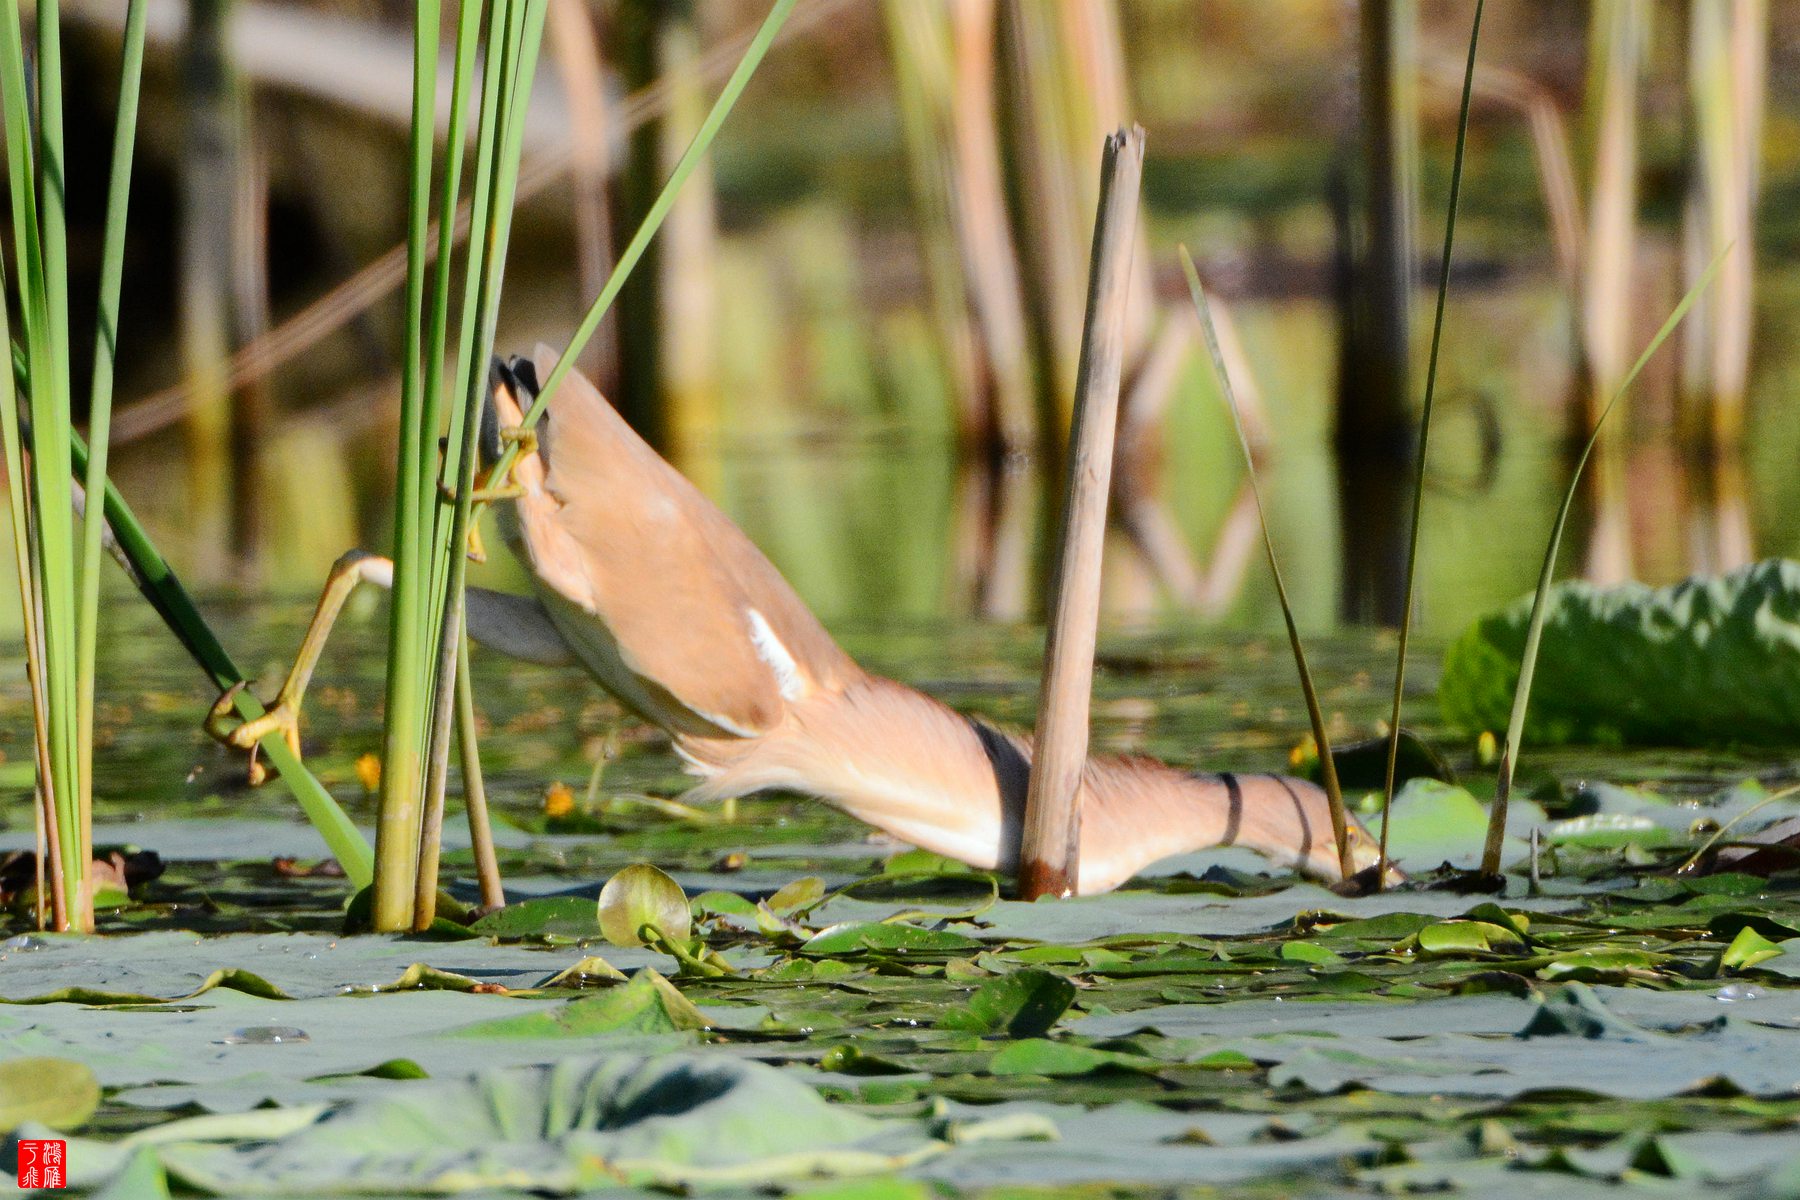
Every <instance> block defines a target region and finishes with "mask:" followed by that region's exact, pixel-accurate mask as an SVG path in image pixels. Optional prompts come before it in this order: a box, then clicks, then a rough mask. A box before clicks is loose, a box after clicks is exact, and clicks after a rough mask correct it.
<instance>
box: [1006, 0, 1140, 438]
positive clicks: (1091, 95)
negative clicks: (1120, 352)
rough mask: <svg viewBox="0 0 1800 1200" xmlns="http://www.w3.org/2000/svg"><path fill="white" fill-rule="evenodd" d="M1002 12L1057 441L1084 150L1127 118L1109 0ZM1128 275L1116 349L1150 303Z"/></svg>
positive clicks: (1013, 145)
mask: <svg viewBox="0 0 1800 1200" xmlns="http://www.w3.org/2000/svg"><path fill="white" fill-rule="evenodd" d="M1001 17H1002V19H1001V23H1000V29H1001V35H1002V44H1003V46H1004V48H1005V51H1006V58H1007V64H1008V69H1007V71H1006V72H1005V76H1004V84H1003V89H1004V91H1005V92H1006V95H1007V101H1008V102H1007V104H1006V106H1005V115H1004V117H1003V119H1002V125H1003V127H1004V129H1005V131H1006V134H1007V137H1008V141H1009V148H1008V149H1009V152H1008V154H1007V155H1006V159H1005V161H1006V165H1007V167H1008V177H1007V187H1008V191H1009V193H1010V203H1011V208H1012V211H1013V212H1014V214H1015V217H1016V219H1017V221H1018V225H1019V229H1020V234H1021V236H1020V242H1019V245H1020V262H1021V265H1022V267H1023V280H1024V289H1025V290H1024V297H1025V311H1026V315H1027V320H1028V321H1029V322H1030V324H1029V329H1030V337H1031V344H1032V347H1033V351H1034V354H1035V356H1036V358H1037V360H1038V362H1039V371H1038V411H1039V417H1038V420H1039V425H1040V430H1039V434H1040V438H1041V440H1042V442H1043V444H1044V446H1045V447H1046V449H1048V450H1050V451H1052V452H1057V451H1059V449H1060V446H1061V445H1062V441H1063V437H1064V434H1065V431H1066V430H1067V429H1068V428H1069V417H1070V413H1069V404H1070V398H1071V397H1072V396H1073V395H1074V394H1075V377H1076V370H1077V367H1078V365H1079V359H1080V341H1079V339H1078V338H1077V336H1076V332H1075V331H1076V330H1078V329H1079V328H1080V327H1081V326H1080V321H1081V314H1082V308H1083V304H1084V303H1085V296H1086V287H1087V279H1086V276H1085V274H1084V272H1085V270H1086V263H1085V261H1084V254H1085V253H1086V250H1087V234H1088V220H1089V214H1091V213H1092V212H1093V211H1094V209H1095V204H1096V202H1097V199H1098V192H1097V190H1096V186H1095V177H1094V174H1093V169H1092V166H1091V163H1092V158H1091V155H1092V154H1093V146H1094V145H1095V143H1096V142H1098V141H1099V140H1100V139H1101V138H1102V137H1103V136H1105V134H1106V133H1107V131H1109V130H1112V129H1116V128H1119V127H1121V126H1123V125H1124V124H1125V123H1126V122H1128V121H1129V120H1130V112H1129V109H1130V98H1129V95H1128V94H1127V90H1126V76H1125V67H1124V48H1123V44H1122V39H1121V36H1120V31H1119V23H1118V10H1117V6H1116V4H1115V3H1114V0H1063V2H1061V3H1057V4H1041V3H1037V2H1036V0H1006V2H1005V4H1004V5H1003V6H1002V9H1001ZM1130 287H1131V288H1132V294H1131V303H1130V304H1129V305H1128V308H1127V311H1126V314H1125V321H1126V339H1127V343H1126V355H1127V361H1131V360H1132V359H1134V358H1135V357H1136V356H1137V355H1138V354H1139V353H1140V352H1141V351H1142V348H1143V345H1144V342H1145V340H1146V339H1147V336H1148V333H1149V327H1150V320H1151V316H1152V312H1153V307H1152V302H1151V298H1150V279H1149V275H1148V272H1146V273H1145V274H1144V277H1143V278H1141V279H1138V280H1136V281H1134V282H1133V283H1132V284H1131V285H1130Z"/></svg>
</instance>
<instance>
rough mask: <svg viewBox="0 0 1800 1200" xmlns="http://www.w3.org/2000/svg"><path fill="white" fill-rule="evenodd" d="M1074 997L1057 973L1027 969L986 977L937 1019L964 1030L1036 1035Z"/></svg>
mask: <svg viewBox="0 0 1800 1200" xmlns="http://www.w3.org/2000/svg"><path fill="white" fill-rule="evenodd" d="M1074 999H1075V985H1074V984H1072V983H1070V982H1069V981H1068V980H1067V979H1064V978H1063V977H1062V976H1061V975H1056V974H1052V973H1051V972H1049V971H1044V970H1038V969H1036V968H1027V969H1025V970H1023V971H1014V972H1013V973H1012V974H1010V975H1002V976H1000V977H999V978H998V979H990V980H988V981H987V982H986V983H984V984H982V985H981V986H980V987H978V988H976V989H975V993H974V994H973V995H972V996H970V997H969V999H968V1001H967V1002H966V1003H965V1004H964V1005H962V1007H960V1008H952V1009H951V1010H950V1011H948V1012H946V1013H945V1014H944V1017H943V1020H942V1022H941V1024H942V1026H943V1027H944V1028H945V1029H958V1030H963V1031H965V1032H968V1033H982V1034H1005V1035H1006V1036H1008V1037H1015V1038H1028V1037H1037V1036H1039V1035H1040V1034H1043V1033H1045V1032H1047V1031H1048V1030H1049V1029H1050V1027H1051V1026H1052V1025H1054V1024H1056V1021H1057V1018H1058V1017H1061V1016H1062V1015H1063V1013H1064V1012H1065V1011H1067V1009H1068V1007H1069V1005H1070V1004H1071V1003H1072V1002H1073V1001H1074Z"/></svg>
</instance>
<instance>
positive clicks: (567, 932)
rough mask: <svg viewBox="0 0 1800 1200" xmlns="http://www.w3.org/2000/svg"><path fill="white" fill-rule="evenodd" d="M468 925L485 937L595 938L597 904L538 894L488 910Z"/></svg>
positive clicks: (574, 897) (582, 899)
mask: <svg viewBox="0 0 1800 1200" xmlns="http://www.w3.org/2000/svg"><path fill="white" fill-rule="evenodd" d="M469 928H470V929H471V930H473V931H474V932H476V933H478V934H481V935H482V936H484V937H497V938H526V937H544V936H547V935H560V936H562V937H576V938H579V937H592V936H593V934H594V905H593V902H592V901H591V900H588V899H586V898H585V897H582V896H539V897H536V898H534V899H531V900H521V901H519V902H518V903H517V904H509V905H507V906H506V907H505V908H497V909H495V910H494V911H493V912H491V913H487V914H486V915H484V916H482V917H481V918H479V919H478V920H476V921H475V923H474V924H472V925H470V926H469Z"/></svg>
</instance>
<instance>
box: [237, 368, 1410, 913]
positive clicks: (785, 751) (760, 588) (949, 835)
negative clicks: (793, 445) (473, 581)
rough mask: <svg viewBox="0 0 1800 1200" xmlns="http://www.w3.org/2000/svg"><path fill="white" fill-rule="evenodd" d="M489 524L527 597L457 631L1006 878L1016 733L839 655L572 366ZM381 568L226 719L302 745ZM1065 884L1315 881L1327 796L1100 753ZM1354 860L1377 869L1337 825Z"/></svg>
mask: <svg viewBox="0 0 1800 1200" xmlns="http://www.w3.org/2000/svg"><path fill="white" fill-rule="evenodd" d="M554 361H555V354H554V352H552V351H551V350H550V349H549V348H548V347H544V346H540V347H539V348H538V351H537V356H536V362H535V363H534V362H532V361H531V360H527V359H523V358H515V359H513V360H512V362H511V363H510V364H500V363H496V365H495V370H494V385H493V387H492V388H491V389H490V404H491V411H490V413H489V414H488V418H489V420H488V422H487V424H488V425H489V430H488V436H487V437H486V438H485V440H486V441H487V443H488V445H489V448H490V451H491V448H492V445H493V443H494V440H495V436H494V431H495V430H497V429H504V428H516V427H517V426H518V425H519V423H520V421H521V417H522V412H521V409H522V407H524V406H528V405H529V404H530V402H531V401H532V400H533V399H535V397H536V395H537V380H538V379H539V378H540V375H539V371H540V370H541V371H543V372H545V373H547V372H548V370H549V367H550V365H551V364H552V363H553V362H554ZM522 449H523V451H524V452H523V453H522V454H521V455H520V457H519V459H518V461H517V463H516V465H515V467H514V471H513V475H512V481H511V487H510V489H509V490H510V492H511V493H512V500H511V502H510V503H504V504H501V505H500V506H499V508H498V510H497V514H496V515H497V517H498V520H499V523H500V527H501V529H502V530H503V531H504V533H505V536H506V538H507V540H508V542H509V543H510V544H511V546H512V548H513V549H514V551H515V552H516V553H517V554H518V555H519V558H520V560H521V561H522V562H523V563H524V564H525V565H526V566H527V567H528V568H529V570H530V574H531V581H532V585H533V591H534V595H531V596H519V595H511V594H506V593H500V592H493V591H488V590H486V589H481V588H470V589H469V590H468V594H467V609H466V611H467V627H468V632H469V636H470V637H471V638H473V639H474V640H475V641H476V642H478V643H480V644H481V645H484V646H487V647H489V648H491V649H494V650H498V651H500V652H502V653H505V654H508V655H511V656H514V657H517V658H521V659H525V660H528V661H531V662H538V663H547V664H569V665H579V666H581V667H582V668H583V669H585V670H586V671H587V672H588V673H589V674H590V675H592V676H593V677H594V678H595V679H596V680H598V681H599V682H600V684H601V686H603V687H604V688H606V690H607V691H609V692H611V693H612V694H613V695H614V696H616V697H618V699H619V700H620V701H621V702H622V703H624V704H625V706H626V707H628V708H629V709H631V710H632V711H633V712H634V713H636V714H637V715H638V716H640V717H642V718H643V719H644V720H646V721H649V722H651V723H652V724H654V725H657V726H659V727H660V728H661V729H663V730H664V731H666V732H667V733H668V735H669V737H670V739H671V740H672V741H673V743H674V747H675V750H676V752H677V753H678V754H680V756H681V757H682V758H683V759H684V760H685V761H686V763H687V764H688V767H689V769H690V770H691V771H692V772H693V773H694V774H695V775H697V776H698V777H699V778H700V781H701V782H700V783H699V784H698V785H696V787H695V788H694V789H693V791H692V793H691V795H692V796H693V797H694V798H695V799H698V800H703V801H704V800H719V799H724V798H727V797H732V796H743V795H748V794H749V793H752V792H759V791H765V790H771V789H779V790H783V791H791V792H797V793H801V794H803V795H808V796H814V797H817V798H819V799H822V800H825V801H827V802H829V803H831V804H835V805H837V806H838V807H839V808H841V809H843V810H844V811H845V812H847V813H849V814H850V815H852V816H854V817H856V818H858V819H859V820H861V821H865V822H867V823H868V824H870V825H873V826H875V827H876V828H878V829H881V830H884V831H886V832H887V833H889V834H892V835H893V836H895V837H897V838H900V839H902V840H904V841H906V842H910V843H912V844H913V845H915V846H921V847H923V848H925V849H927V850H931V851H934V852H936V853H939V854H943V855H946V856H948V857H951V858H956V859H960V860H962V861H963V862H967V863H970V864H972V865H975V866H978V867H985V868H997V869H999V870H1002V871H1009V870H1012V869H1013V868H1014V867H1015V865H1016V861H1017V857H1018V851H1019V836H1020V829H1021V826H1022V822H1023V817H1024V806H1025V790H1026V780H1027V775H1028V772H1029V770H1030V762H1031V743H1030V741H1029V740H1028V739H1026V738H1023V737H1019V736H1017V735H1015V734H1012V733H1007V732H1004V731H1001V730H999V729H996V728H994V727H992V726H990V725H987V724H985V723H983V722H981V721H978V720H975V719H973V718H970V717H966V716H963V715H961V714H959V713H957V712H955V711H953V710H951V709H950V708H948V707H947V706H945V705H944V704H941V703H939V702H938V701H936V700H934V699H932V698H931V697H929V696H926V695H923V694H921V693H919V692H917V691H914V690H913V689H912V688H909V687H906V686H904V685H902V684H899V683H895V682H893V681H892V680H888V679H883V678H881V677H879V676H875V675H871V674H869V673H868V672H866V671H864V670H863V669H862V668H861V667H859V666H857V664H856V663H855V662H854V661H852V660H851V658H850V656H849V655H847V654H845V653H844V651H843V650H842V649H840V648H839V647H838V645H837V643H836V642H835V641H833V640H832V638H831V635H830V634H829V633H827V632H826V631H825V627H824V626H823V625H821V624H820V623H819V620H818V618H817V617H815V616H814V615H813V614H812V612H811V611H810V610H809V609H808V608H807V607H806V605H805V603H804V602H803V601H802V600H801V599H800V597H799V596H798V595H797V594H796V593H795V592H794V590H793V588H792V587H790V586H789V585H788V583H787V581H786V580H785V579H783V578H782V577H781V574H780V573H779V572H778V571H776V569H775V567H774V565H773V564H771V563H770V562H769V560H768V559H767V558H765V557H764V556H763V554H762V552H761V551H759V550H758V549H757V548H756V546H755V545H753V544H752V543H751V541H750V539H749V538H748V537H746V536H745V535H744V533H743V531H742V530H740V529H738V527H737V526H736V525H734V524H733V523H732V522H731V520H730V518H728V517H727V516H726V515H725V514H724V513H722V512H720V511H719V509H718V508H717V507H716V506H714V505H713V503H712V502H711V501H710V500H708V499H707V498H706V497H705V496H704V495H702V494H701V492H700V491H699V489H697V488H696V487H694V485H693V484H691V483H689V482H688V481H687V480H686V479H685V478H683V477H682V475H681V474H680V473H679V472H677V471H676V470H675V468H673V467H672V466H670V465H669V464H668V463H667V462H665V461H664V460H663V459H662V458H661V457H660V456H658V455H657V453H656V451H654V450H652V449H651V448H650V446H649V445H648V444H647V443H646V442H645V441H644V440H643V439H642V438H640V437H639V436H638V435H637V434H636V433H635V432H634V431H633V430H632V428H631V427H630V426H629V425H628V424H626V422H625V421H624V419H623V418H622V417H620V416H619V414H618V413H617V412H616V411H614V409H613V407H612V405H611V404H609V403H608V402H607V401H606V399H605V398H604V397H602V396H601V395H600V393H599V391H598V390H597V389H595V387H594V386H593V385H592V384H591V383H589V382H588V381H587V380H586V379H584V378H582V377H581V376H580V375H579V374H570V375H569V376H568V378H567V380H566V381H565V382H564V383H563V384H562V385H561V386H560V387H559V388H558V389H557V391H556V393H555V395H553V396H551V398H550V402H549V405H548V408H547V411H546V413H545V415H544V420H543V422H542V425H541V427H540V429H539V430H538V433H537V437H536V438H535V439H533V440H531V441H527V442H526V443H525V444H524V446H523V447H522ZM392 573H393V567H392V564H391V563H390V562H389V561H388V560H386V559H382V558H376V557H374V556H371V555H365V554H358V553H353V554H350V555H346V556H345V557H344V558H343V559H342V560H340V561H339V563H338V566H337V567H336V569H334V571H333V573H332V578H331V581H330V582H329V583H328V584H327V585H326V589H325V594H324V597H323V598H322V599H321V601H320V605H319V614H318V617H317V618H315V622H314V626H313V629H312V630H311V631H310V632H309V633H308V636H307V641H306V643H305V645H303V647H302V649H301V655H300V658H299V660H298V661H297V662H296V663H295V666H294V670H293V673H292V674H291V675H290V676H289V677H288V681H287V683H286V684H285V685H284V686H283V688H282V692H281V695H280V697H279V698H278V700H277V703H276V705H275V706H274V707H273V708H272V710H271V712H270V715H269V716H268V717H266V718H264V719H263V720H261V721H257V722H252V723H250V724H248V725H241V726H238V727H236V728H235V729H229V730H228V729H225V728H223V727H222V724H221V722H222V721H223V717H224V709H223V708H221V709H219V710H215V712H216V714H217V719H216V720H215V721H213V722H210V723H209V728H211V729H212V730H213V732H215V734H217V735H218V736H221V737H223V738H224V739H226V740H227V741H229V742H230V743H231V744H233V745H237V746H241V747H250V746H253V745H254V744H255V742H256V740H257V739H259V738H260V737H262V736H263V735H265V734H267V733H269V732H271V731H274V730H280V731H281V732H282V733H283V734H284V736H286V737H287V738H288V739H289V740H290V742H294V743H295V744H296V749H298V746H297V741H298V738H297V722H298V715H299V706H300V700H301V695H302V693H303V692H304V689H305V687H306V683H307V680H308V678H309V677H310V675H311V672H312V668H313V666H314V664H315V662H316V660H317V657H318V654H319V651H320V649H321V648H322V646H323V642H324V638H325V635H326V632H327V630H328V629H329V626H330V623H331V621H332V620H333V619H334V618H335V617H336V615H337V612H338V610H339V609H341V608H342V606H343V602H344V599H345V597H346V596H347V595H348V594H349V592H350V590H351V589H353V588H354V587H355V585H356V583H357V582H358V581H359V580H369V581H372V582H376V583H380V584H382V585H384V586H388V585H390V583H391V579H392ZM1081 812H1082V817H1081V862H1080V873H1079V883H1078V889H1079V891H1081V892H1082V893H1094V892H1103V891H1107V890H1109V889H1111V888H1115V887H1117V886H1118V885H1119V884H1121V883H1123V882H1124V881H1125V880H1127V879H1129V878H1131V876H1132V875H1133V874H1135V873H1136V872H1137V871H1138V870H1139V869H1140V868H1142V867H1144V866H1146V865H1148V864H1150V863H1152V862H1155V861H1156V860H1158V859H1161V858H1166V857H1168V856H1169V855H1173V854H1179V853H1183V852H1186V851H1191V850H1198V849H1205V848H1208V847H1214V846H1227V845H1239V846H1244V847H1247V848H1249V849H1252V850H1256V851H1259V852H1261V853H1262V854H1264V855H1266V856H1267V857H1269V858H1270V859H1272V860H1274V861H1276V862H1277V863H1280V864H1283V865H1291V866H1292V867H1294V868H1296V869H1297V870H1299V871H1301V872H1303V873H1304V874H1307V875H1310V876H1314V877H1317V878H1321V879H1327V880H1336V879H1337V878H1338V877H1339V868H1338V859H1337V852H1336V848H1335V846H1334V845H1333V842H1332V836H1331V822H1330V818H1329V815H1328V813H1327V810H1326V802H1325V793H1324V792H1323V791H1321V790H1320V789H1319V788H1317V787H1316V786H1314V785H1313V784H1311V783H1308V782H1306V781H1304V780H1300V779H1292V778H1287V777H1285V776H1280V775H1251V774H1241V775H1240V774H1229V773H1218V774H1193V773H1189V772H1186V771H1181V770H1177V769H1176V768H1173V767H1170V766H1167V765H1165V764H1163V763H1161V762H1157V761H1155V760H1153V759H1149V758H1136V757H1112V756H1098V757H1095V758H1092V759H1091V760H1090V761H1089V762H1088V764H1087V767H1086V769H1085V771H1084V774H1083V776H1082V796H1081ZM1351 836H1352V839H1353V848H1354V855H1355V862H1356V865H1357V867H1358V869H1361V868H1363V867H1367V866H1370V865H1372V864H1374V862H1375V861H1376V857H1377V856H1376V850H1375V846H1374V843H1373V839H1371V838H1370V837H1369V836H1368V834H1367V833H1366V832H1365V831H1364V830H1363V829H1362V828H1361V827H1359V826H1354V825H1353V826H1352V829H1351Z"/></svg>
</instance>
